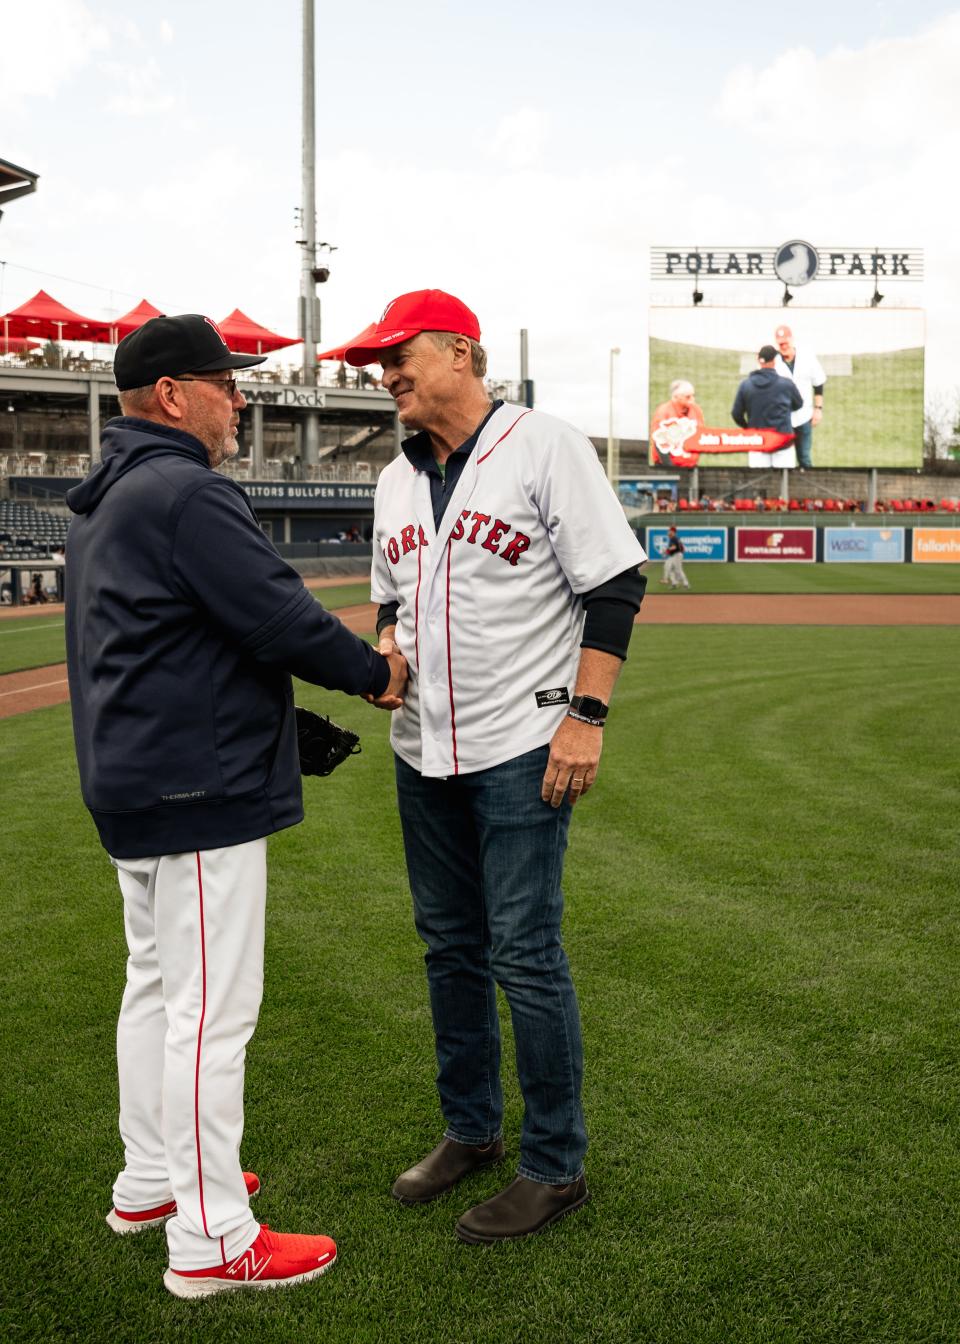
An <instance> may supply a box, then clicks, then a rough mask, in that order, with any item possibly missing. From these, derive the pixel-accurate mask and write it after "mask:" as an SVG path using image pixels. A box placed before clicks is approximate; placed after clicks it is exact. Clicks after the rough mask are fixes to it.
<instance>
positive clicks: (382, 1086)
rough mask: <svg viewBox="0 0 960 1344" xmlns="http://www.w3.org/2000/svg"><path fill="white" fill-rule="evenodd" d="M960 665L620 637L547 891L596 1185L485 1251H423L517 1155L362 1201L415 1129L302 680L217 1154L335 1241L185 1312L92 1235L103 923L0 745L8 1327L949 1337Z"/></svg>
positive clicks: (169, 1334)
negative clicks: (242, 1111) (243, 1037)
mask: <svg viewBox="0 0 960 1344" xmlns="http://www.w3.org/2000/svg"><path fill="white" fill-rule="evenodd" d="M729 568H732V567H729ZM958 665H960V631H958V630H956V629H936V630H926V629H917V628H914V629H889V630H877V629H850V630H842V629H822V628H821V629H817V628H777V629H755V628H733V627H728V628H724V627H712V628H706V629H696V628H689V627H687V628H684V627H664V626H660V627H650V628H648V629H646V630H642V629H641V630H639V631H638V632H637V633H636V634H635V636H634V646H633V653H632V656H631V659H630V661H629V662H628V664H627V666H626V670H625V672H624V675H623V677H622V679H621V685H620V687H619V688H618V692H617V696H616V700H615V705H614V710H613V713H612V715H611V719H610V726H609V728H608V730H607V734H606V745H605V752H604V760H603V764H602V767H601V778H600V783H599V784H598V786H597V788H596V790H595V792H594V793H593V795H592V796H591V797H590V798H588V799H587V800H586V802H585V803H584V804H582V805H581V807H580V809H579V812H578V815H577V816H576V818H575V820H574V825H573V833H572V845H571V851H570V855H569V859H568V866H567V875H566V883H565V887H566V893H567V919H566V943H567V948H568V951H569V954H570V958H571V962H572V964H573V968H574V974H575V977H576V981H577V984H578V988H579V992H580V997H581V1003H582V1010H583V1020H584V1035H585V1040H586V1049H587V1074H586V1097H585V1100H586V1107H587V1116H588V1124H589V1128H590V1133H591V1140H592V1149H591V1152H590V1154H589V1157H588V1176H589V1180H590V1184H591V1188H592V1191H593V1196H594V1197H593V1201H592V1203H591V1204H590V1205H588V1206H587V1208H586V1209H585V1210H584V1211H583V1212H581V1213H579V1214H577V1215H576V1216H575V1217H573V1218H570V1219H568V1220H567V1221H565V1222H564V1223H561V1224H560V1225H559V1226H558V1227H557V1228H556V1229H554V1230H552V1231H551V1232H550V1233H548V1234H547V1235H545V1236H543V1237H539V1238H535V1239H533V1240H531V1241H529V1242H525V1243H522V1244H513V1245H505V1246H500V1247H493V1248H480V1247H467V1246H463V1245H461V1244H459V1243H458V1242H457V1241H456V1240H455V1239H454V1236H453V1223H454V1221H455V1219H456V1217H457V1215H458V1213H459V1212H460V1211H461V1210H462V1209H464V1208H466V1207H467V1206H468V1205H469V1204H470V1203H472V1202H474V1201H475V1200H477V1199H481V1198H485V1197H486V1196H487V1195H488V1194H489V1193H491V1192H492V1191H493V1190H494V1189H495V1188H497V1186H498V1183H499V1182H500V1181H501V1180H506V1179H508V1177H509V1175H510V1173H511V1167H510V1165H509V1164H508V1165H507V1166H506V1167H505V1168H504V1169H503V1172H502V1173H501V1174H496V1173H489V1172H488V1173H484V1174H478V1175H476V1176H474V1177H471V1178H469V1179H468V1180H467V1181H466V1182H464V1184H463V1186H462V1187H461V1188H460V1189H459V1190H458V1191H456V1192H454V1193H453V1194H451V1195H449V1196H447V1197H445V1198H444V1199H442V1200H441V1201H439V1202H438V1203H436V1204H434V1205H431V1206H428V1207H426V1208H423V1209H403V1208H401V1207H400V1206H399V1205H397V1204H395V1203H394V1201H392V1200H391V1199H390V1197H389V1193H388V1192H389V1187H390V1184H391V1182H392V1180H393V1178H394V1176H395V1175H396V1173H397V1172H398V1171H400V1170H401V1169H402V1168H403V1167H405V1166H406V1165H407V1164H408V1163H409V1162H410V1161H412V1160H413V1159H415V1158H416V1157H418V1156H420V1155H422V1153H423V1152H425V1151H426V1150H427V1149H428V1148H430V1147H431V1146H432V1145H433V1144H434V1142H435V1141H436V1140H437V1138H438V1137H439V1133H440V1125H439V1121H438V1116H437V1111H436V1105H435V1097H434V1091H433V1083H432V1075H433V1071H434V1063H433V1058H432V1047H431V1035H430V1027H429V1015H428V1008H427V995H426V987H425V981H424V976H423V968H422V960H421V947H420V944H419V943H418V940H417V938H416V936H415V934H414V931H413V928H412V923H411V919H410V912H409V898H408V895H407V890H406V883H405V879H404V874H403V865H402V855H401V844H400V835H399V826H398V822H397V817H396V812H395V806H394V801H393V792H392V783H391V769H390V760H389V749H388V745H387V741H386V729H387V720H386V716H385V715H380V714H377V713H375V712H374V711H372V710H371V709H369V708H368V707H367V706H365V705H363V704H361V703H360V702H359V701H348V700H345V699H344V698H343V697H339V696H335V695H331V694H328V693H325V692H321V691H318V690H315V689H313V688H307V687H300V688H298V699H299V700H300V701H301V702H302V703H306V704H310V705H311V706H313V707H314V708H317V709H321V710H327V711H329V712H332V713H333V714H334V715H335V716H336V718H338V719H339V720H340V721H341V722H344V723H346V724H348V725H351V726H355V727H357V728H358V729H359V730H360V731H361V733H362V734H363V741H364V750H363V754H362V755H361V756H359V757H358V758H356V759H355V760H351V761H349V762H347V763H346V764H345V765H344V766H343V767H342V768H341V769H340V770H339V771H338V772H337V773H336V775H334V776H333V777H332V778H330V779H327V780H316V779H312V780H308V781H307V782H306V785H305V793H306V798H307V807H308V820H307V821H306V822H305V823H304V825H302V826H299V827H295V828H293V829H292V830H290V831H287V832H284V833H283V834H281V835H279V836H277V837H275V839H274V840H273V841H271V878H270V896H269V902H268V918H267V959H266V986H265V998H264V1006H263V1011H262V1014H261V1019H260V1025H259V1028H258V1030H257V1033H256V1035H255V1036H254V1039H253V1041H252V1043H251V1046H250V1049H249V1051H248V1071H247V1111H246V1116H247V1125H246V1134H245V1138H244V1147H243V1157H244V1161H245V1163H246V1164H247V1165H248V1166H251V1167H252V1168H253V1169H255V1170H256V1171H258V1172H259V1173H260V1175H261V1177H262V1179H263V1192H262V1194H261V1196H260V1197H259V1200H258V1201H257V1206H256V1208H257V1213H258V1215H259V1217H261V1218H263V1219H266V1220H267V1221H268V1222H270V1223H271V1224H272V1225H273V1226H274V1227H278V1228H281V1229H285V1230H291V1231H293V1230H301V1231H323V1232H328V1233H331V1234H332V1235H334V1236H335V1237H336V1238H337V1240H338V1243H339V1246H340V1260H339V1262H338V1265H337V1267H336V1268H335V1269H334V1270H333V1271H332V1273H331V1274H329V1275H328V1276H326V1277H324V1278H323V1279H322V1280H320V1281H319V1282H318V1283H314V1284H310V1285H306V1286H305V1287H302V1288H300V1289H295V1290H290V1291H288V1292H276V1293H264V1294H259V1295H248V1296H241V1295H237V1296H234V1297H229V1298H220V1299H214V1300H212V1301H208V1302H203V1303H194V1304H189V1303H183V1302H178V1301H176V1300H175V1299H173V1298H171V1297H170V1296H169V1295H168V1294H167V1293H166V1292H165V1290H164V1289H163V1287H162V1286H161V1274H162V1271H163V1268H164V1265H165V1250H164V1242H163V1238H162V1235H158V1234H157V1233H155V1232H147V1233H143V1234H141V1235H140V1236H137V1237H130V1238H124V1239H120V1238H118V1237H116V1236H114V1235H113V1234H111V1233H110V1232H109V1230H108V1229H107V1227H106V1225H105V1224H104V1222H103V1215H104V1214H105V1213H106V1211H107V1209H108V1207H109V1191H110V1186H111V1183H112V1180H113V1177H114V1174H115V1169H116V1166H117V1164H118V1161H119V1160H120V1144H119V1138H118V1136H117V1133H116V1120H115V1109H116V1081H115V1077H114V1061H113V1050H114V1023H115V1014H116V1009H117V1005H118V1003H119V999H120V993H121V988H122V983H123V962H124V946H123V935H122V920H121V907H120V900H119V895H118V893H117V891H116V884H115V880H114V878H113V874H112V870H111V869H110V866H109V864H108V862H107V860H106V858H105V857H104V855H103V853H102V851H101V850H100V849H99V846H98V844H97V841H96V839H95V835H94V831H93V828H92V825H91V824H90V822H89V820H88V819H87V817H86V814H85V813H84V811H83V809H82V806H81V804H80V801H79V799H78V797H77V784H76V776H75V770H74V766H73V756H72V748H71V743H70V735H69V709H68V707H67V706H60V707H57V708H54V709H48V710H41V711H38V712H35V713H33V714H29V715H24V716H22V717H19V718H15V719H11V720H9V721H8V722H7V723H5V724H4V726H3V735H2V747H0V750H2V752H3V761H2V768H3V771H4V777H5V778H6V779H8V780H16V782H17V787H16V791H15V792H12V793H10V792H8V797H7V802H6V806H5V809H4V827H3V830H2V833H0V865H2V871H3V873H4V875H5V879H6V880H5V882H4V895H3V897H2V907H0V918H2V926H3V936H4V946H5V949H6V958H5V961H6V965H5V974H4V990H5V995H4V1013H3V1016H2V1019H0V1031H2V1033H3V1037H4V1040H3V1046H4V1053H3V1057H4V1059H5V1060H6V1067H5V1069H4V1071H3V1078H2V1083H0V1097H2V1104H3V1113H4V1116H5V1124H4V1125H3V1126H2V1128H0V1160H2V1163H3V1171H4V1195H3V1206H4V1210H5V1213H6V1215H7V1219H6V1225H7V1227H8V1229H9V1234H8V1241H7V1251H6V1256H7V1258H6V1266H5V1273H4V1288H5V1292H4V1304H5V1305H4V1307H2V1308H0V1332H2V1333H3V1337H5V1338H11V1339H23V1340H28V1339H29V1340H41V1339H48V1338H57V1339H64V1338H75V1339H81V1340H97V1341H100V1340H117V1341H127V1340H151V1341H153V1340H165V1339H172V1338H177V1339H178V1340H183V1341H209V1340H246V1339H258V1340H263V1341H270V1342H271V1344H272V1342H273V1341H276V1342H277V1344H280V1342H281V1341H284V1342H286V1341H290V1340H316V1341H323V1344H375V1342H377V1344H380V1342H381V1341H382V1342H383V1344H394V1341H405V1340H413V1341H417V1342H418V1344H421V1342H422V1344H454V1342H456V1344H459V1342H461V1341H462V1342H463V1344H508V1342H516V1344H527V1341H531V1340H544V1341H551V1344H552V1342H553V1341H563V1342H564V1344H566V1342H567V1341H569V1344H574V1341H576V1344H584V1342H589V1344H636V1342H637V1341H641V1342H646V1341H651V1342H653V1341H655V1344H773V1342H774V1341H775V1342H776V1344H794V1342H795V1344H819V1342H821V1341H822V1342H823V1344H868V1342H869V1344H880V1342H883V1344H907V1342H908V1341H917V1344H919V1342H920V1341H923V1344H933V1342H934V1341H942V1342H943V1344H946V1342H947V1341H956V1340H957V1339H958V1338H960V1301H958V1298H957V1294H956V1283H957V1274H958V1270H960V1118H958V1108H957V1086H958V1052H957V1041H958V1039H960V1008H958V998H957V993H956V986H957V983H958V977H960V947H958V938H957V910H956V881H955V878H956V871H955V867H954V866H953V865H954V861H955V860H954V856H953V855H952V854H951V852H950V851H951V836H954V835H955V827H956V785H957V778H956V776H957V767H956V753H955V750H954V747H953V743H952V739H950V737H949V734H948V732H947V726H948V725H949V723H951V722H953V720H954V718H955V713H956V703H957V692H958V686H957V671H956V669H957V667H958ZM504 1057H505V1060H507V1061H508V1060H509V1059H510V1057H511V1052H510V1050H509V1048H508V1049H506V1050H505V1054H504ZM505 1079H506V1082H507V1088H506V1095H507V1120H506V1138H507V1144H508V1151H509V1154H510V1158H511V1159H512V1160H515V1158H516V1152H517V1135H518V1129H519V1118H520V1102H519V1097H518V1095H517V1089H516V1084H515V1080H514V1075H513V1071H512V1068H511V1067H510V1066H509V1064H508V1065H507V1066H506V1068H505ZM3 1312H6V1313H8V1314H7V1315H2V1313H3Z"/></svg>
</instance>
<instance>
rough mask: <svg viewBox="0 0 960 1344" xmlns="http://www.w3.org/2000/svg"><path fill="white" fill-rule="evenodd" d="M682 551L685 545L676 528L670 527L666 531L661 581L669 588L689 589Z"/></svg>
mask: <svg viewBox="0 0 960 1344" xmlns="http://www.w3.org/2000/svg"><path fill="white" fill-rule="evenodd" d="M684 551H685V547H684V544H683V542H682V541H681V540H680V538H679V536H678V535H677V529H676V528H675V527H671V528H670V530H669V532H668V533H667V548H666V550H665V551H664V560H663V578H662V579H661V580H660V582H661V583H665V584H668V585H669V586H670V587H671V588H687V589H689V587H690V581H689V580H688V578H687V576H686V574H685V573H684V571H683V556H684Z"/></svg>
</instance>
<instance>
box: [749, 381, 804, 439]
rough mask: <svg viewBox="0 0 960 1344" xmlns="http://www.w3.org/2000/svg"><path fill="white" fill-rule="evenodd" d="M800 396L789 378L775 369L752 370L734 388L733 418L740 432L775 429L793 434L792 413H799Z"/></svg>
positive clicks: (781, 432) (801, 397) (801, 399)
mask: <svg viewBox="0 0 960 1344" xmlns="http://www.w3.org/2000/svg"><path fill="white" fill-rule="evenodd" d="M802 405H803V395H802V393H801V392H800V389H799V387H797V385H796V383H795V382H794V381H793V379H792V378H782V377H781V376H780V374H779V373H777V371H776V370H775V369H754V371H753V373H751V374H749V375H748V377H746V378H744V380H743V382H742V383H741V384H740V386H739V387H738V388H737V397H736V400H735V401H734V403H733V411H732V415H733V418H734V420H735V421H736V423H737V424H738V425H739V426H740V427H741V428H742V429H775V430H777V431H778V432H779V433H780V434H792V433H793V425H792V423H791V420H790V412H791V411H799V409H800V407H801V406H802Z"/></svg>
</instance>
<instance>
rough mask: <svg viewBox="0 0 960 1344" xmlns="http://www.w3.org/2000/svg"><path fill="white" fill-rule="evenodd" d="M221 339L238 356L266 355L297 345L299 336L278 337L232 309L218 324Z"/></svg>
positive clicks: (238, 310)
mask: <svg viewBox="0 0 960 1344" xmlns="http://www.w3.org/2000/svg"><path fill="white" fill-rule="evenodd" d="M218 326H219V327H220V331H221V332H222V333H223V339H224V340H225V341H226V343H227V345H229V347H230V349H231V350H235V351H236V352H237V354H239V355H267V354H269V353H270V351H271V350H283V349H284V348H285V347H286V346H288V345H299V344H300V342H301V339H302V338H301V337H300V336H279V335H278V334H277V333H276V332H275V331H271V330H270V328H269V327H261V325H260V323H259V322H254V320H253V318H252V317H247V315H246V313H241V311H240V309H239V308H234V310H233V312H232V313H231V314H230V316H229V317H225V318H224V319H223V321H222V322H220V323H218Z"/></svg>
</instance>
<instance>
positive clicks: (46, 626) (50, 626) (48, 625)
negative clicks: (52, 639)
mask: <svg viewBox="0 0 960 1344" xmlns="http://www.w3.org/2000/svg"><path fill="white" fill-rule="evenodd" d="M62 629H63V621H44V623H43V625H27V626H25V627H24V628H23V629H22V630H0V635H27V634H29V633H30V631H31V630H62Z"/></svg>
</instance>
